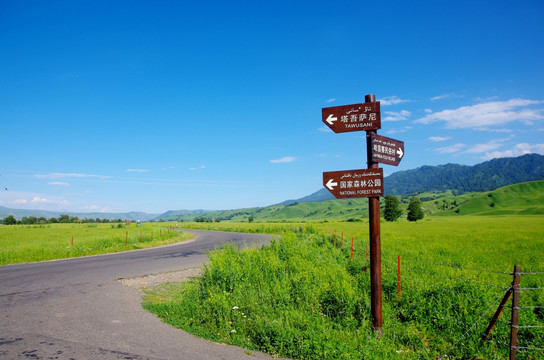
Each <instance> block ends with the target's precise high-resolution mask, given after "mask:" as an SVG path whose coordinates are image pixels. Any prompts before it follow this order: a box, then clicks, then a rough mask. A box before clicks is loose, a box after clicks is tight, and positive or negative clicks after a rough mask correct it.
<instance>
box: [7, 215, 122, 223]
mask: <svg viewBox="0 0 544 360" xmlns="http://www.w3.org/2000/svg"><path fill="white" fill-rule="evenodd" d="M120 222H123V220H121V219H112V220H110V219H100V218H94V219H93V218H84V219H80V218H78V217H77V216H70V215H60V216H59V217H58V218H56V217H51V218H49V219H47V218H45V217H44V216H42V217H36V216H23V217H22V219H21V220H17V219H16V218H15V217H14V216H13V215H8V216H6V217H5V218H4V219H2V220H1V221H0V224H3V225H45V224H58V223H61V224H82V223H91V224H92V223H120Z"/></svg>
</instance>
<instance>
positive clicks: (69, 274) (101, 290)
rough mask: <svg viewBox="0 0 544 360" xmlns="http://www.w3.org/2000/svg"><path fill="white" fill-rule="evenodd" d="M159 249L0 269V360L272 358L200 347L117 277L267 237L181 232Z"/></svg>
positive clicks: (187, 264) (182, 265)
mask: <svg viewBox="0 0 544 360" xmlns="http://www.w3.org/2000/svg"><path fill="white" fill-rule="evenodd" d="M188 232H191V233H194V234H196V235H197V237H196V239H195V240H191V241H189V242H183V243H180V244H177V245H171V246H166V247H161V248H153V249H147V250H137V251H131V252H124V253H117V254H110V255H101V256H92V257H85V258H76V259H68V260H59V261H48V262H41V263H31V264H20V265H8V266H2V267H0V358H1V359H106V360H109V359H138V360H140V359H225V360H229V359H232V360H239V359H272V357H271V356H268V355H265V354H261V353H256V352H250V354H249V355H248V353H249V352H248V351H246V350H244V349H241V348H237V347H233V346H226V345H221V344H215V343H212V342H208V341H205V340H202V339H199V338H196V337H194V336H192V335H189V334H187V333H185V332H183V331H180V330H177V329H174V328H172V327H170V326H169V325H166V324H164V323H162V322H161V321H160V320H159V319H158V318H156V317H155V316H154V315H152V314H150V313H148V312H146V311H145V310H143V309H142V307H141V296H142V293H141V292H140V291H138V290H136V289H133V288H130V287H127V286H124V285H122V284H121V283H120V282H119V281H117V280H118V279H120V278H131V277H135V276H142V275H147V274H156V273H161V272H167V271H175V270H182V269H188V268H192V267H196V266H199V265H202V264H203V263H205V262H206V261H207V257H206V255H205V253H206V252H207V251H209V250H211V249H213V248H214V247H215V246H216V245H218V244H221V243H224V242H233V243H236V244H237V245H239V246H243V245H244V244H250V243H257V244H260V243H264V242H267V241H268V240H269V236H267V235H255V234H236V233H222V232H205V231H192V230H191V231H188Z"/></svg>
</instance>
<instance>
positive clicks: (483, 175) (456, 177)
mask: <svg viewBox="0 0 544 360" xmlns="http://www.w3.org/2000/svg"><path fill="white" fill-rule="evenodd" d="M537 180H544V156H542V155H538V154H527V155H523V156H519V157H515V158H500V159H493V160H490V161H486V162H483V163H480V164H477V165H474V166H467V165H458V164H446V165H438V166H422V167H419V168H417V169H413V170H406V171H398V172H396V173H393V174H391V175H389V176H387V177H386V178H385V179H384V183H385V193H386V194H393V195H411V194H421V193H428V192H432V193H443V192H450V193H451V194H452V195H457V194H465V193H471V192H485V191H493V190H495V189H498V188H500V187H503V186H507V185H512V184H518V183H523V182H529V181H537ZM330 200H335V199H334V196H333V195H332V194H331V193H330V192H329V191H327V190H326V189H325V188H322V189H320V190H318V191H316V192H314V193H312V194H310V195H308V196H305V197H302V198H300V199H294V200H286V201H284V202H282V203H279V204H276V205H271V206H268V207H262V208H253V209H236V210H214V211H207V210H169V211H167V212H165V213H163V214H160V215H159V214H147V213H138V212H129V213H70V212H52V211H41V210H16V209H8V208H4V207H1V206H0V219H2V218H4V217H6V216H8V215H13V216H14V217H15V218H17V219H21V218H22V217H23V216H36V217H41V216H43V217H45V218H51V217H56V218H58V217H59V216H60V215H61V214H66V215H70V216H77V217H79V218H81V219H83V218H100V219H110V220H111V219H129V220H142V221H155V220H169V221H175V220H180V221H181V220H186V221H192V220H195V219H198V218H200V219H203V218H205V219H216V220H242V221H244V220H247V219H248V218H249V216H254V218H255V219H259V218H262V219H280V220H283V219H290V218H292V217H293V216H295V215H294V214H295V213H297V212H298V213H300V214H306V215H304V216H303V217H305V218H312V217H315V216H316V215H317V214H321V213H323V214H329V215H330V214H334V211H336V210H335V209H337V208H338V211H339V213H338V215H339V216H343V217H345V218H350V217H351V216H352V215H351V214H350V212H351V211H354V210H355V209H359V210H360V209H362V208H363V207H366V205H365V204H366V202H365V201H364V200H365V199H352V201H349V202H347V203H349V204H350V206H351V207H353V209H351V208H348V209H347V210H346V209H344V208H343V206H340V205H338V206H337V205H334V204H341V203H343V202H342V200H340V201H337V202H336V203H334V202H333V203H334V204H333V203H331V204H327V206H326V208H325V210H322V209H319V210H317V209H311V207H308V206H305V204H307V203H323V202H327V201H330ZM335 201H336V200H335ZM344 202H345V201H344ZM340 212H342V213H340ZM300 214H299V215H297V216H300Z"/></svg>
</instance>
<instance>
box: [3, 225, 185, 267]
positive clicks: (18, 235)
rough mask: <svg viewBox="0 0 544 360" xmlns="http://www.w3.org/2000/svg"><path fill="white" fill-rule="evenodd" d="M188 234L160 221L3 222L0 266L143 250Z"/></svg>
mask: <svg viewBox="0 0 544 360" xmlns="http://www.w3.org/2000/svg"><path fill="white" fill-rule="evenodd" d="M190 237H191V236H190V235H189V234H187V233H183V232H179V231H174V230H172V229H169V228H168V227H167V225H164V224H163V225H162V226H158V225H157V224H144V225H141V226H137V225H135V224H134V225H129V226H125V225H124V224H48V225H4V226H0V265H7V264H18V263H26V262H36V261H45V260H54V259H66V258H71V257H79V256H89V255H98V254H106V253H114V252H119V251H127V250H135V249H144V248H148V247H154V246H160V245H166V244H171V243H175V242H178V241H183V240H186V239H189V238H190Z"/></svg>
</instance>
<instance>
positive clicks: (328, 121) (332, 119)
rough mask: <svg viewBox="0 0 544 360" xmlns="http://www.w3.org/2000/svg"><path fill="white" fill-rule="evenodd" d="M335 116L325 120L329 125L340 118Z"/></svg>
mask: <svg viewBox="0 0 544 360" xmlns="http://www.w3.org/2000/svg"><path fill="white" fill-rule="evenodd" d="M333 115H334V114H330V115H329V117H327V119H326V120H325V121H326V122H327V123H328V124H329V125H332V124H333V123H334V122H335V121H336V120H338V118H337V117H336V116H333Z"/></svg>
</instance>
